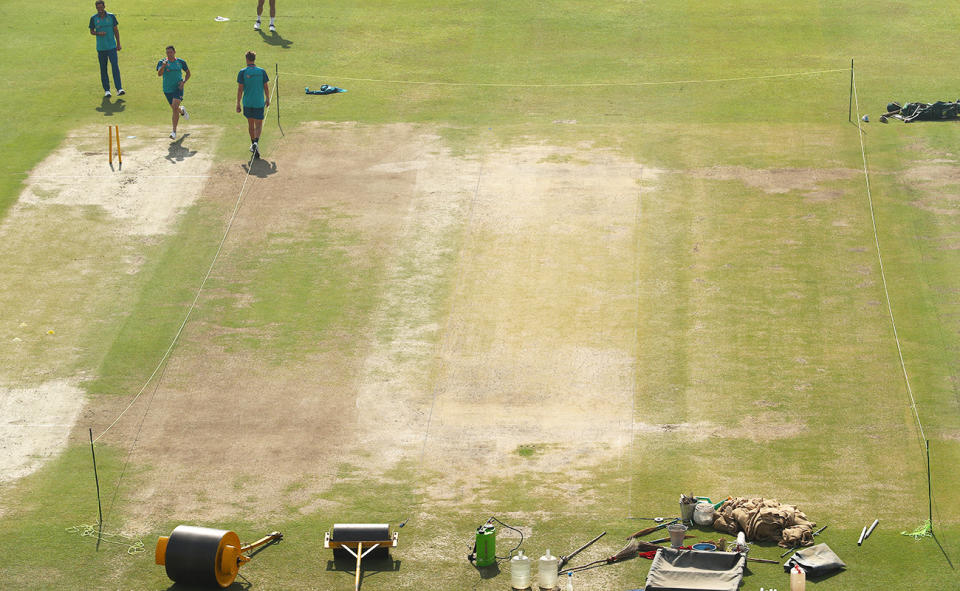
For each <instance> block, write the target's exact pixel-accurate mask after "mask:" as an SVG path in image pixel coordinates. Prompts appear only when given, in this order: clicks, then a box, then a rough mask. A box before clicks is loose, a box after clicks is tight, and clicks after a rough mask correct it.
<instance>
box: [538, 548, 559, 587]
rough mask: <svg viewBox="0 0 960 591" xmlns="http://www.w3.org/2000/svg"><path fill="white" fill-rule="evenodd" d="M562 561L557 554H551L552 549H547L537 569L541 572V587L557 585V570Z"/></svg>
mask: <svg viewBox="0 0 960 591" xmlns="http://www.w3.org/2000/svg"><path fill="white" fill-rule="evenodd" d="M559 563H560V561H559V560H558V559H557V557H556V556H551V555H550V549H549V548H548V549H547V553H546V554H544V555H543V556H541V557H540V561H539V564H538V565H537V570H538V574H539V577H538V578H539V581H538V583H539V584H540V588H542V589H553V588H554V587H556V586H557V576H558V575H557V570H558V565H559Z"/></svg>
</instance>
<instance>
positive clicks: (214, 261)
mask: <svg viewBox="0 0 960 591" xmlns="http://www.w3.org/2000/svg"><path fill="white" fill-rule="evenodd" d="M276 87H277V83H276V80H274V85H273V89H272V90H271V91H270V99H271V101H270V102H271V104H272V103H273V91H274V90H276ZM269 110H270V107H267V108H266V109H265V110H264V112H263V119H264V121H266V119H267V113H268V112H269ZM251 162H253V160H252V159H251ZM252 171H253V166H252V165H250V166H248V167H247V174H245V175H244V177H243V184H241V185H240V191H239V193H238V194H237V201H236V203H235V204H234V206H233V213H231V214H230V220H229V221H228V222H227V227H226V229H224V231H223V237H222V238H221V239H220V244H218V245H217V251H216V252H215V253H214V255H213V259H212V260H211V261H210V266H209V267H207V272H206V274H205V275H204V276H203V280H202V281H200V286H199V287H198V288H197V293H196V294H195V295H194V297H193V301H192V302H190V307H189V308H187V313H186V314H185V315H184V317H183V322H181V323H180V327H179V328H178V329H177V332H176V334H175V335H174V336H173V340H171V341H170V346H169V347H167V350H166V351H164V353H163V356H162V357H161V358H160V361H159V362H158V363H157V366H156V367H155V368H154V369H153V373H151V374H150V377H148V378H147V381H146V382H144V383H143V386H142V387H141V388H140V390H139V391H138V392H137V394H136V396H134V397H133V400H131V401H130V404H128V405H127V407H126V408H124V409H123V411H121V412H120V414H119V415H117V418H116V419H114V421H113V422H112V423H110V426H109V427H107V428H106V429H104V430H103V431H102V432H101V433H100V434H99V435H97V437H96V438H95V439H94V440H93V441H94V443H96V442H97V441H100V438H101V437H103V436H104V435H106V434H107V432H108V431H110V429H112V428H113V427H114V425H116V424H117V423H118V422H119V421H120V419H121V418H123V415H124V414H126V412H127V411H128V410H130V408H131V407H132V406H133V405H134V404H136V402H137V400H139V399H140V396H141V395H142V394H143V393H144V391H145V390H146V389H147V386H149V385H150V382H151V381H153V378H154V377H156V375H157V372H159V371H160V368H161V367H163V364H164V363H166V361H167V359H168V358H169V357H170V354H171V353H172V352H173V349H174V347H176V345H177V343H178V342H179V341H180V336H181V335H182V334H183V329H184V328H185V327H186V326H187V321H189V320H190V316H191V315H192V314H193V311H194V309H196V307H197V302H198V301H200V294H201V293H203V288H204V287H205V286H206V285H207V280H208V279H210V274H211V273H213V267H214V265H216V264H217V259H219V258H220V253H221V251H223V245H224V243H226V241H227V236H229V235H230V229H231V228H232V227H233V222H234V221H235V220H236V219H237V213H238V212H239V211H240V206H241V205H242V204H243V191H244V189H246V187H247V181H248V180H250V173H251V172H252Z"/></svg>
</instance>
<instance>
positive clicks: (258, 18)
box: [257, 14, 260, 23]
mask: <svg viewBox="0 0 960 591" xmlns="http://www.w3.org/2000/svg"><path fill="white" fill-rule="evenodd" d="M257 22H258V23H259V22H260V15H259V14H258V15H257Z"/></svg>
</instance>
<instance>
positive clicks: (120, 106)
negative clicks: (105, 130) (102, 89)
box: [96, 96, 127, 117]
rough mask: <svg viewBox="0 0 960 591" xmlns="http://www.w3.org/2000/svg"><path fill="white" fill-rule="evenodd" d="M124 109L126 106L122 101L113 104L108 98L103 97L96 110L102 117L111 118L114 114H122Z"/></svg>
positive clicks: (118, 100)
mask: <svg viewBox="0 0 960 591" xmlns="http://www.w3.org/2000/svg"><path fill="white" fill-rule="evenodd" d="M126 108H127V104H126V102H125V101H124V100H123V99H117V102H115V103H114V102H112V101H111V100H110V97H108V96H105V97H103V100H102V101H100V106H99V107H97V109H96V110H97V111H99V112H100V113H103V116H104V117H112V116H113V115H114V113H122V112H123V110H124V109H126Z"/></svg>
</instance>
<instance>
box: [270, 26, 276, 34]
mask: <svg viewBox="0 0 960 591" xmlns="http://www.w3.org/2000/svg"><path fill="white" fill-rule="evenodd" d="M270 32H271V33H276V32H277V28H276V27H275V26H273V25H270Z"/></svg>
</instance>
